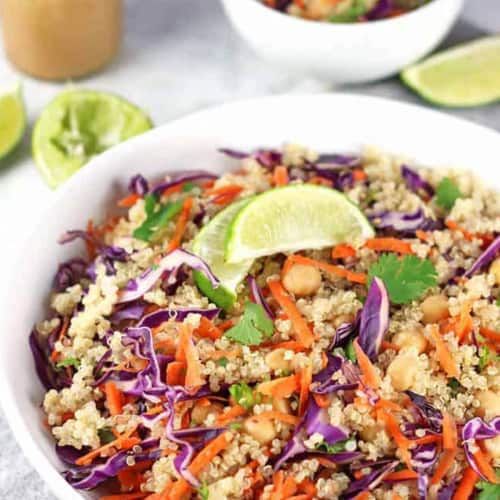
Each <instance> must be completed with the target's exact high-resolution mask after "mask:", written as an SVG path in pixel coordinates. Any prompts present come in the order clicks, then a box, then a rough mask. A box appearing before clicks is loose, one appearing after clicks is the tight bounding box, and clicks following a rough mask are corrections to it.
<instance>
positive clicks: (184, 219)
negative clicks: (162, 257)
mask: <svg viewBox="0 0 500 500" xmlns="http://www.w3.org/2000/svg"><path fill="white" fill-rule="evenodd" d="M192 207H193V198H191V197H188V198H186V199H185V200H184V204H183V205H182V210H181V213H180V214H179V218H178V219H177V225H176V226H175V231H174V235H173V236H172V239H171V240H170V242H169V244H168V247H167V252H171V251H172V250H175V249H176V248H179V246H180V244H181V240H182V237H183V235H184V231H185V230H186V226H187V223H188V221H189V215H190V213H191V208H192Z"/></svg>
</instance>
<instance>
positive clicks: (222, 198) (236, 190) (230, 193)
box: [206, 185, 243, 205]
mask: <svg viewBox="0 0 500 500" xmlns="http://www.w3.org/2000/svg"><path fill="white" fill-rule="evenodd" d="M241 191H243V188H242V187H241V186H237V185H229V186H222V187H219V188H215V189H209V190H207V192H206V194H207V195H209V196H214V197H213V198H212V203H214V204H215V205H226V204H227V203H231V202H232V201H233V200H234V199H235V198H236V197H237V196H238V195H239V194H240V193H241Z"/></svg>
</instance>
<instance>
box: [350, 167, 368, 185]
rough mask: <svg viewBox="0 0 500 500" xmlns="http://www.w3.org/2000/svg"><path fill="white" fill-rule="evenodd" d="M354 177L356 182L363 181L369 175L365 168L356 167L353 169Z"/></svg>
mask: <svg viewBox="0 0 500 500" xmlns="http://www.w3.org/2000/svg"><path fill="white" fill-rule="evenodd" d="M352 178H353V179H354V182H363V181H366V179H367V178H368V176H367V175H366V173H365V171H364V170H361V169H360V168H356V169H354V170H353V171H352Z"/></svg>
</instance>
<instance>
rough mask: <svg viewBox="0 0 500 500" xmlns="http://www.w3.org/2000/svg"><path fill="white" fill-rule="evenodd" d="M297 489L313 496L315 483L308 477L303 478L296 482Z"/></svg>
mask: <svg viewBox="0 0 500 500" xmlns="http://www.w3.org/2000/svg"><path fill="white" fill-rule="evenodd" d="M298 488H299V491H303V492H304V493H306V494H307V495H309V496H311V497H315V496H316V493H317V488H316V485H315V484H314V483H313V482H312V481H311V480H310V479H309V478H306V479H303V480H302V481H301V482H300V483H299V484H298Z"/></svg>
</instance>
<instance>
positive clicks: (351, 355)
mask: <svg viewBox="0 0 500 500" xmlns="http://www.w3.org/2000/svg"><path fill="white" fill-rule="evenodd" d="M345 355H346V358H347V359H348V360H349V361H352V362H353V363H356V361H357V360H358V358H357V356H356V351H355V350H354V343H353V340H352V339H351V340H349V342H347V345H346V346H345Z"/></svg>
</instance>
